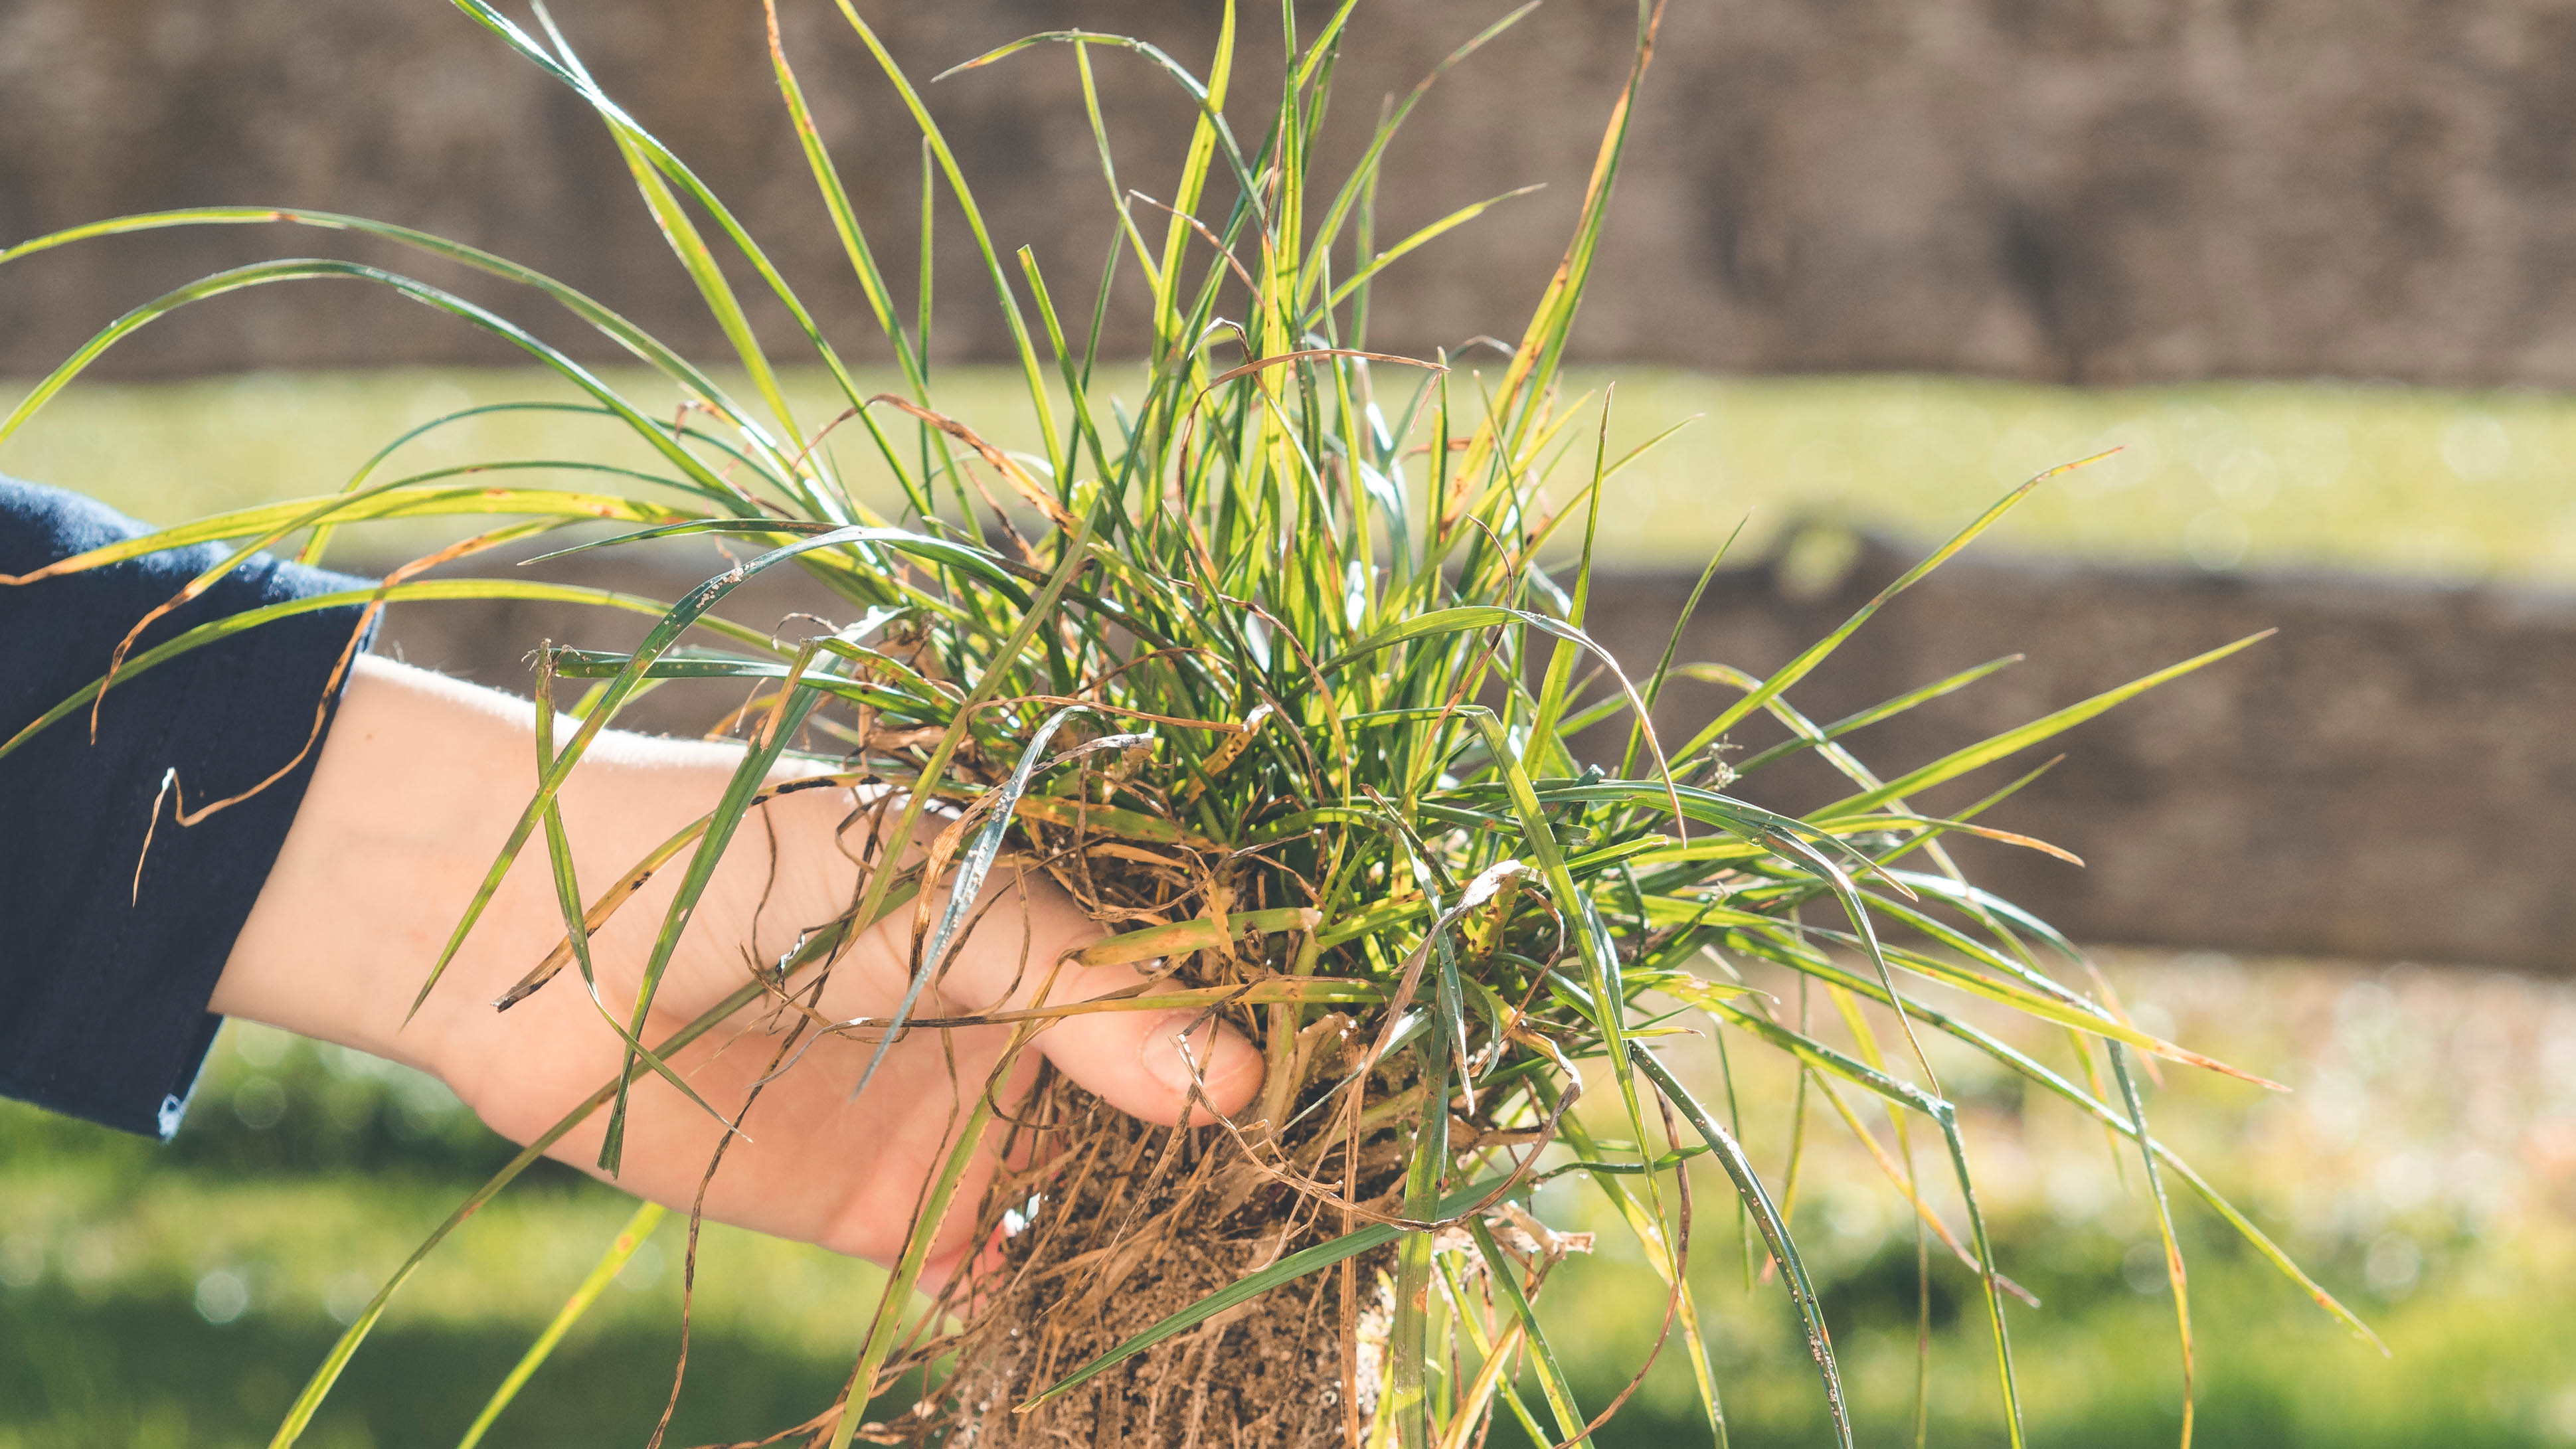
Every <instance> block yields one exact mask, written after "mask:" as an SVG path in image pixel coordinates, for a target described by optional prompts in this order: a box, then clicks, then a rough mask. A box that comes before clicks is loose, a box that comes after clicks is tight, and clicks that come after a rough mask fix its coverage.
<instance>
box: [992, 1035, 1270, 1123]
mask: <svg viewBox="0 0 2576 1449" xmlns="http://www.w3.org/2000/svg"><path fill="white" fill-rule="evenodd" d="M1200 1016H1201V1013H1199V1012H1197V1011H1193V1010H1188V1009H1182V1010H1176V1011H1096V1012H1089V1013H1086V1014H1084V1015H1081V1016H1069V1017H1066V1018H1064V1019H1063V1020H1061V1021H1059V1022H1057V1023H1056V1024H1055V1025H1053V1026H1051V1027H1049V1028H1047V1029H1046V1030H1045V1031H1044V1032H1042V1033H1040V1034H1039V1036H1038V1039H1037V1042H1036V1046H1037V1048H1038V1050H1040V1051H1042V1052H1044V1053H1046V1057H1047V1060H1049V1061H1051V1062H1054V1063H1055V1064H1056V1066H1057V1067H1058V1068H1059V1069H1061V1070H1062V1071H1063V1072H1064V1074H1065V1075H1066V1076H1068V1077H1071V1078H1072V1079H1073V1080H1074V1082H1075V1083H1076V1084H1077V1085H1079V1086H1081V1087H1083V1088H1085V1089H1087V1090H1089V1091H1091V1092H1093V1093H1094V1094H1096V1095H1098V1096H1099V1097H1100V1098H1101V1100H1103V1101H1105V1102H1107V1103H1108V1104H1109V1105H1111V1106H1113V1107H1116V1108H1117V1109H1119V1110H1120V1111H1122V1112H1126V1113H1128V1114H1130V1115H1132V1116H1135V1117H1139V1118H1142V1119H1143V1120H1145V1121H1148V1122H1156V1123H1166V1124H1168V1123H1171V1122H1174V1121H1177V1120H1179V1118H1180V1115H1181V1106H1182V1104H1183V1103H1185V1102H1187V1101H1188V1100H1189V1096H1190V1086H1191V1074H1192V1071H1193V1069H1194V1068H1195V1070H1196V1073H1197V1078H1198V1089H1199V1092H1200V1095H1201V1097H1202V1098H1203V1099H1204V1101H1205V1104H1206V1106H1205V1108H1202V1109H1200V1110H1207V1109H1213V1110H1214V1111H1215V1112H1216V1113H1218V1114H1219V1115H1220V1116H1225V1117H1232V1116H1233V1115H1234V1114H1236V1113H1237V1112H1240V1111H1242V1110H1243V1109H1244V1108H1245V1107H1247V1106H1249V1105H1250V1104H1251V1102H1252V1098H1253V1094H1254V1093H1255V1092H1257V1091H1259V1090H1260V1088H1261V1053H1260V1052H1259V1051H1257V1050H1255V1049H1254V1048H1253V1045H1252V1043H1251V1042H1249V1041H1247V1040H1245V1039H1244V1036H1243V1033H1241V1032H1239V1031H1237V1030H1235V1029H1234V1028H1233V1027H1231V1026H1229V1025H1227V1024H1225V1023H1224V1022H1221V1021H1218V1020H1216V1019H1215V1018H1213V1017H1210V1018H1208V1019H1207V1020H1205V1021H1200V1020H1199V1018H1200ZM1193 1022H1196V1023H1197V1025H1196V1026H1192V1023H1193ZM1184 1032H1187V1034H1188V1035H1187V1045H1188V1049H1189V1050H1188V1055H1187V1056H1186V1057H1184V1056H1183V1055H1182V1045H1183V1033H1184Z"/></svg>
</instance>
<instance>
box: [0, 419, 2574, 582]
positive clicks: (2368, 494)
mask: <svg viewBox="0 0 2576 1449" xmlns="http://www.w3.org/2000/svg"><path fill="white" fill-rule="evenodd" d="M608 375H609V377H610V378H611V380H612V381H614V382H616V383H617V384H618V385H620V386H621V387H623V388H626V389H628V390H629V396H631V397H632V398H633V399H634V400H635V401H636V402H637V403H638V404H639V405H640V406H644V407H646V408H647V409H648V410H652V409H658V408H662V407H668V406H670V405H672V404H674V403H676V401H677V398H676V396H675V395H673V394H672V393H671V392H670V390H669V389H668V388H667V387H666V386H664V385H662V384H660V383H658V382H656V381H654V380H652V379H649V378H647V377H644V376H642V375H639V374H637V373H635V372H632V371H618V370H613V369H612V370H611V371H610V372H609V374H608ZM1617 376H1618V377H1619V378H1621V379H1622V381H1620V383H1619V386H1618V389H1617V392H1616V398H1617V402H1616V406H1615V408H1614V409H1613V417H1612V424H1611V430H1610V431H1611V446H1612V448H1613V450H1614V452H1617V451H1624V450H1625V449H1626V448H1627V447H1629V446H1631V445H1633V444H1634V443H1636V442H1640V441H1643V440H1644V439H1646V438H1648V437H1650V436H1652V435H1654V434H1656V433H1658V432H1661V431H1662V430H1664V429H1666V428H1669V427H1672V426H1673V425H1675V424H1685V426H1684V427H1683V429H1682V431H1681V432H1680V433H1678V434H1677V435H1675V436H1674V437H1673V438H1671V439H1670V440H1669V441H1667V442H1665V443H1664V444H1663V445H1662V446H1661V447H1660V448H1659V449H1657V450H1656V451H1654V452H1652V453H1650V454H1648V455H1647V456H1646V457H1645V458H1643V459H1642V460H1640V461H1639V462H1638V463H1637V464H1636V465H1635V466H1634V468H1633V469H1632V470H1631V471H1630V474H1629V476H1628V480H1627V482H1626V483H1625V484H1623V485H1622V488H1621V491H1619V492H1618V493H1617V494H1615V495H1614V500H1613V506H1611V507H1609V508H1607V509H1605V511H1604V513H1603V516H1602V521H1601V522H1602V531H1603V537H1604V540H1605V544H1606V546H1607V547H1608V549H1609V550H1610V551H1611V553H1612V554H1613V555H1614V556H1616V557H1617V558H1619V559H1620V560H1622V561H1624V562H1632V563H1640V564H1654V565H1666V566H1674V567H1690V566H1696V565H1697V564H1699V563H1701V562H1704V561H1705V559H1706V557H1707V555H1708V553H1709V552H1710V551H1711V550H1713V549H1715V548H1716V547H1717V545H1718V544H1719V543H1720V542H1721V541H1723V540H1724V539H1725V537H1726V536H1727V534H1728V533H1729V532H1730V531H1731V530H1733V529H1734V528H1735V527H1736V525H1737V524H1738V523H1739V522H1741V521H1743V520H1745V519H1746V518H1747V517H1748V516H1749V517H1750V519H1751V526H1750V528H1749V529H1748V530H1747V535H1746V536H1747V538H1748V539H1750V540H1753V541H1755V542H1757V543H1758V542H1759V540H1760V539H1761V538H1762V537H1763V536H1765V535H1766V534H1767V533H1768V532H1770V531H1771V530H1773V529H1776V528H1778V527H1779V526H1781V525H1782V524H1784V523H1786V522H1788V521H1789V520H1791V519H1793V518H1796V517H1799V516H1802V515H1806V514H1813V513H1822V514H1826V515H1829V516H1833V517H1837V518H1841V519H1846V520H1849V521H1853V522H1857V523H1861V524H1867V525H1876V526H1881V527H1887V528H1891V529H1895V530H1898V531H1901V532H1904V533H1907V534H1911V535H1915V536H1921V537H1928V536H1932V535H1935V534H1945V533H1947V532H1949V531H1950V530H1951V529H1953V528H1955V527H1956V526H1957V525H1958V524H1959V523H1960V522H1962V521H1964V520H1965V519H1967V518H1968V517H1970V516H1973V515H1974V514H1975V513H1976V512H1977V511H1978V510H1980V509H1982V508H1983V507H1984V506H1985V505H1986V504H1987V503H1990V502H1992V501H1993V500H1994V498H1995V497H1996V496H1997V495H1999V494H2000V493H2002V492H2003V490H2004V489H2006V488H2007V487H2009V486H2011V485H2012V484H2013V483H2016V482H2018V481H2020V480H2021V479H2022V478H2024V477H2026V476H2028V475H2029V474H2031V473H2033V472H2036V471H2038V470H2040V469H2043V468H2047V467H2051V466H2054V465H2056V464H2060V463H2067V462H2072V461H2074V460H2076V459H2079V458H2083V457H2088V456H2091V455H2093V454H2096V453H2099V452H2101V451H2103V450H2105V449H2108V448H2114V447H2117V448H2120V449H2122V451H2121V452H2120V453H2118V454H2116V455H2114V456H2112V457H2110V458H2107V459H2105V460H2103V461H2101V462H2099V463H2095V464H2093V465H2091V466H2090V467H2087V468H2085V469H2082V470H2080V471H2078V472H2076V473H2074V474H2071V475H2069V476H2067V477H2064V478H2062V479H2060V480H2058V481H2056V482H2055V483H2053V484H2051V485H2050V486H2049V487H2048V488H2046V489H2044V490H2043V491H2042V492H2040V493H2039V494H2038V495H2037V496H2036V497H2034V498H2033V499H2031V500H2030V501H2029V502H2028V503H2027V504H2026V505H2024V506H2023V508H2022V509H2021V510H2020V512H2019V513H2018V515H2017V516H2016V517H2015V518H2013V519H2012V520H2011V521H2009V522H2007V523H2006V524H2005V525H2003V527H2002V528H2001V529H2000V530H1998V532H1997V533H1996V535H1995V542H1996V545H1997V546H2000V547H2004V548H2017V549H2028V550H2047V551H2053V552H2063V553H2072V554H2078V555H2082V556H2086V557H2095V558H2103V559H2129V560H2138V559H2181V560H2189V561H2192V562H2194V563H2197V564H2199V565H2201V566H2204V567H2232V566H2236V565H2240V564H2242V565H2254V566H2261V565H2301V566H2323V567H2330V568H2339V569H2363V570H2373V571H2385V572H2392V573H2398V574H2404V575H2411V576H2418V577H2427V578H2439V579H2452V580H2469V579H2476V580H2485V579H2494V580H2511V581H2522V582H2536V583H2555V584H2567V583H2576V400H2571V399H2569V398H2566V397H2562V396H2557V395H2544V394H2532V393H2443V392H2427V391H2416V390H2407V389H2399V388H2392V387H2381V386H2368V385H2359V384H2348V383H2245V384H2215V383H2213V384H2203V385H2196V386H2189V387H2168V388H2140V389H2122V390H2076V389H2068V388H2051V387H2033V386H2026V385H2020V384H2009V383H1990V382H1976V381H1965V380H1958V379H1937V378H1917V377H1828V378H1766V379H1719V378H1710V377H1703V376H1695V375H1692V374H1688V373H1679V372H1659V371H1653V370H1647V369H1625V370H1622V371H1620V372H1619V373H1618V374H1617ZM1607 380H1608V376H1607V375H1606V374H1603V375H1584V376H1581V377H1580V378H1579V381H1580V382H1581V385H1583V386H1587V387H1597V386H1599V385H1600V384H1601V383H1603V382H1605V381H1607ZM936 381H937V386H936V389H935V391H936V395H937V396H938V397H939V398H940V399H941V400H942V403H943V405H944V406H947V407H949V408H951V409H952V410H953V411H955V412H956V413H957V414H958V415H959V416H961V417H963V418H964V419H966V420H967V421H968V422H970V423H972V424H973V425H975V426H977V427H979V428H982V429H984V430H986V431H988V432H990V433H991V434H992V435H993V436H994V437H995V439H996V440H997V441H1000V442H1002V443H1003V444H1004V445H1005V446H1024V445H1026V444H1028V443H1029V442H1030V441H1031V439H1032V438H1033V437H1034V432H1033V430H1032V429H1030V428H1029V427H1028V426H1026V425H1025V423H1024V421H1023V420H1024V419H1025V416H1026V414H1027V412H1028V408H1027V399H1026V396H1025V394H1024V393H1022V392H1020V391H1019V383H1018V380H1017V374H1016V373H1015V372H1011V371H1008V370H996V369H990V368H973V369H959V370H956V371H954V372H952V373H949V374H947V375H946V376H945V377H944V378H941V379H938V380H936ZM892 382H893V379H892V378H891V377H885V378H871V379H869V380H868V381H867V385H868V386H870V387H876V386H880V385H891V384H892ZM1456 385H1459V386H1472V385H1473V384H1472V381H1469V380H1461V381H1460V382H1459V383H1458V384H1456ZM8 391H9V390H8V389H5V388H0V395H6V394H7V393H8ZM790 392H791V396H793V397H794V398H795V399H796V400H797V403H798V409H799V412H800V415H801V420H802V421H803V422H804V424H805V426H806V427H807V428H808V429H809V430H810V429H812V428H814V427H816V426H819V425H820V424H821V423H823V422H825V421H828V420H829V419H830V418H831V417H832V416H833V415H834V414H835V413H836V412H838V411H839V409H840V406H841V402H840V399H839V397H838V395H837V393H834V392H831V391H830V390H829V389H828V386H827V384H826V383H825V382H824V381H823V379H821V378H820V377H819V376H816V375H813V374H804V375H798V376H794V377H792V378H791V388H790ZM566 396H569V393H568V392H567V390H566V389H565V388H564V387H563V386H562V385H560V384H558V383H555V382H554V381H552V379H551V377H550V376H549V375H545V374H532V373H526V372H516V371H467V370H441V371H393V372H381V373H363V374H320V375H281V374H250V375H245V376H240V377H228V378H214V379H205V380H199V381H191V382H179V383H161V384H127V385H104V384H102V385H95V386H76V387H75V388H74V389H72V390H71V391H70V392H68V393H66V394H64V395H63V396H62V397H60V398H58V399H56V400H55V401H54V402H53V403H52V404H50V405H49V407H48V410H47V411H46V412H45V413H43V414H41V415H40V416H39V418H38V420H37V421H36V422H35V423H34V424H33V425H31V426H30V427H29V428H28V429H27V430H26V431H25V432H23V433H21V434H20V435H19V436H17V437H15V438H12V439H11V440H9V441H8V442H7V443H5V444H0V471H6V472H10V473H13V474H16V475H17V476H21V477H26V478H32V479H36V480H38V481H42V482H50V483H56V484H60V485H62V486H65V487H73V488H80V489H83V490H86V491H88V492H92V493H95V494H98V495H99V496H101V497H103V498H106V499H108V500H110V501H112V502H114V503H116V504H117V505H119V506H120V507H123V508H125V509H127V510H128V511H130V512H133V513H136V514H137V515H139V516H142V517H145V518H150V519H155V520H175V519H177V518H179V517H182V516H186V515H189V514H193V513H198V512H204V511H208V510H211V509H215V508H220V507H229V506H233V505H237V504H242V503H248V502H253V501H259V500H264V499H269V498H275V497H282V496H294V495H299V494H304V493H312V492H320V491H325V490H329V489H332V488H336V487H339V486H340V485H341V484H342V483H344V482H345V481H346V480H347V477H348V475H349V472H350V470H351V469H353V468H354V467H356V466H357V465H358V464H359V463H360V462H362V461H363V460H364V459H365V458H366V457H367V456H368V455H369V454H370V453H372V452H373V451H374V450H375V449H376V448H377V447H379V446H381V445H382V444H384V443H385V442H387V441H390V440H391V439H392V438H393V437H395V436H396V435H398V434H399V433H401V432H402V431H403V430H404V429H405V428H407V427H409V426H411V425H413V424H416V423H421V422H426V421H428V420H430V419H432V418H435V417H438V416H440V415H442V414H445V413H448V412H451V411H454V410H456V409H458V408H462V407H466V406H471V405H474V404H479V403H488V402H500V401H508V400H516V399H525V398H532V397H566ZM602 436H603V435H602V432H601V431H600V425H597V424H593V423H590V422H586V421H583V420H578V419H573V420H567V419H561V418H547V417H543V416H539V415H527V414H520V415H503V416H501V417H497V418H493V417H486V418H482V419H477V420H473V421H470V422H468V423H465V424H461V425H458V426H457V427H455V428H454V429H452V430H450V431H448V432H446V433H442V434H435V435H432V436H431V437H430V438H427V439H424V440H423V441H421V442H420V443H417V444H414V445H413V446H412V447H411V449H409V450H408V451H406V452H405V453H404V454H403V455H402V456H403V457H404V458H405V459H409V460H412V461H413V463H414V464H415V465H416V466H420V467H431V466H440V465H446V464H453V463H462V462H467V461H471V460H473V459H475V458H495V457H563V456H590V455H596V454H598V453H599V452H600V450H601V448H602V446H603V444H602V442H601V438H602ZM1568 438H1569V440H1570V441H1572V442H1573V443H1575V444H1576V446H1577V448H1578V451H1581V452H1583V453H1584V454H1585V456H1583V457H1581V458H1578V459H1577V460H1576V461H1577V462H1578V463H1582V464H1587V465H1588V463H1589V457H1588V450H1589V448H1590V446H1591V441H1592V432H1591V430H1590V429H1589V427H1588V426H1584V427H1576V428H1573V429H1570V430H1569V433H1568ZM611 446H613V445H611ZM830 446H832V447H834V448H835V449H837V452H838V455H839V457H840V458H841V459H842V460H843V461H844V463H845V464H846V465H848V466H849V467H850V468H851V469H852V470H853V473H854V474H855V475H861V476H864V475H865V474H866V473H867V464H868V463H869V461H870V460H869V459H868V457H867V455H866V451H865V447H864V443H863V440H862V439H861V437H860V436H859V435H858V433H857V430H856V429H854V428H853V429H845V430H843V431H842V432H841V433H839V434H837V435H835V437H834V439H833V441H832V443H831V444H830ZM639 461H640V459H639Z"/></svg>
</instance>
